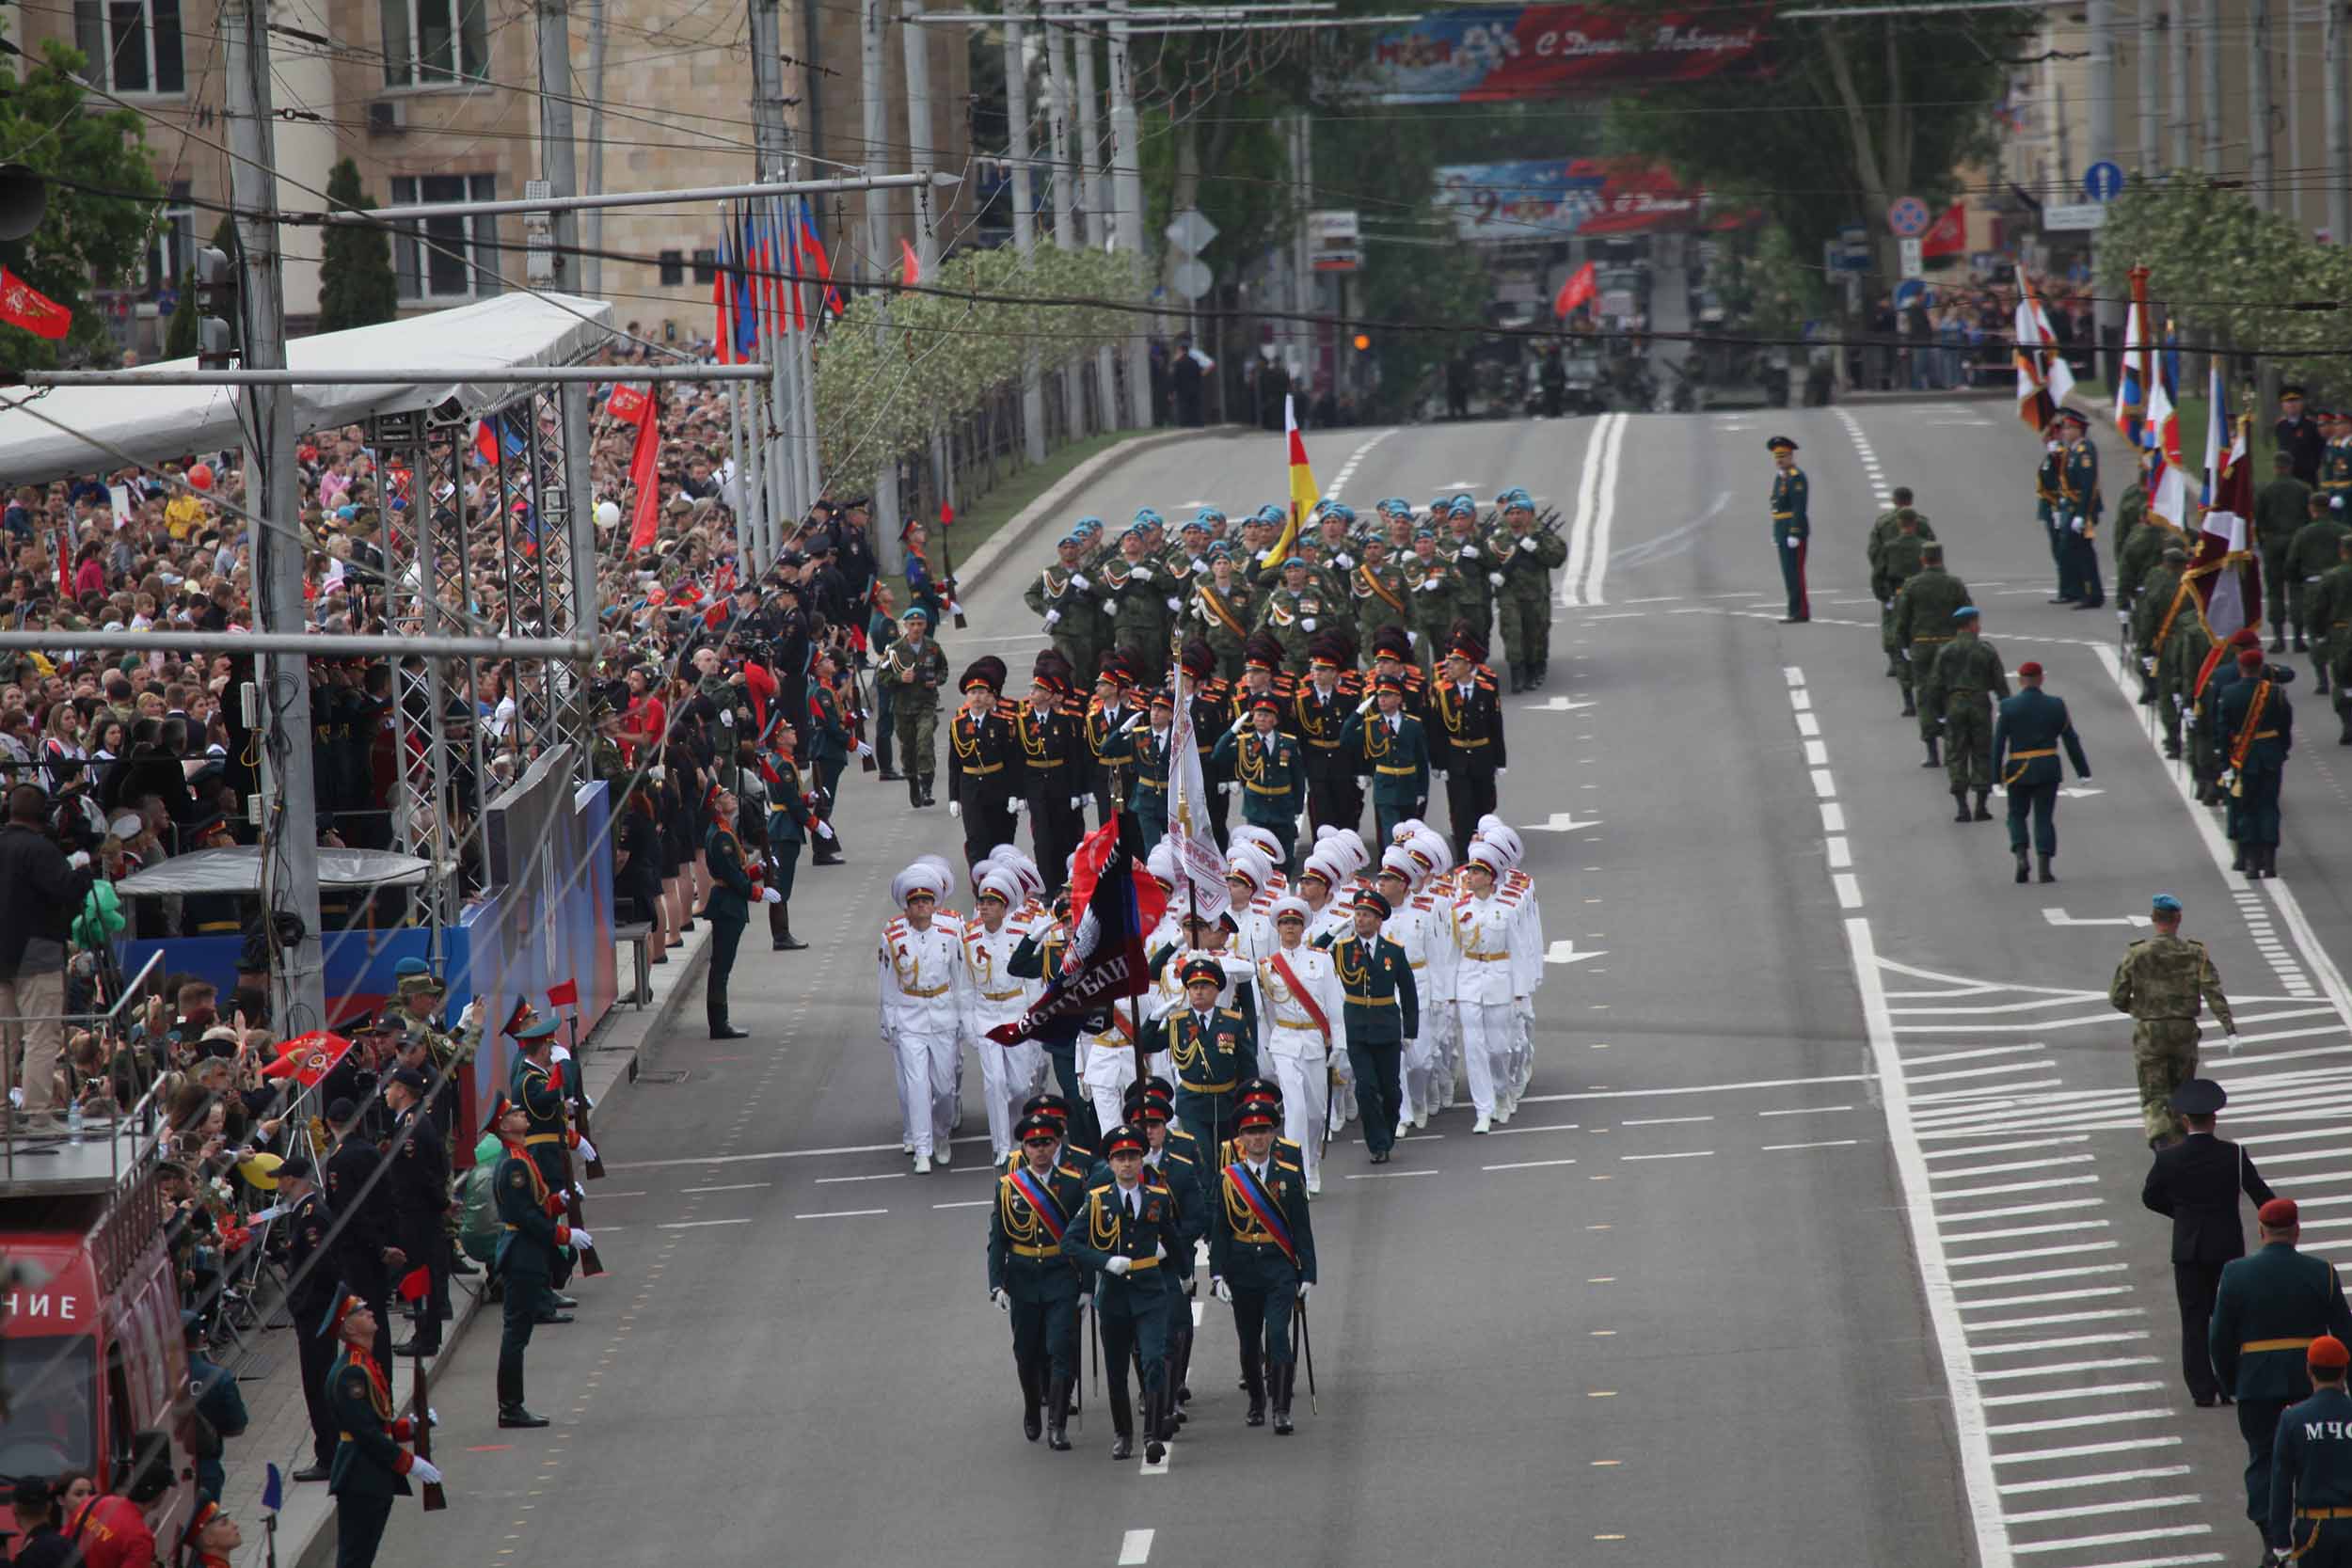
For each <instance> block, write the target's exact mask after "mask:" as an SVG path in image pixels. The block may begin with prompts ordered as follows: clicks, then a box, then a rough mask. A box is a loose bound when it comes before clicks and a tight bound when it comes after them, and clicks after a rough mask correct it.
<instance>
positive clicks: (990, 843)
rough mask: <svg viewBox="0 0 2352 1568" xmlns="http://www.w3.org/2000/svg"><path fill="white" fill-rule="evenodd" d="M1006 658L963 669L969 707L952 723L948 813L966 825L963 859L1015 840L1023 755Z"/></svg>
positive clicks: (985, 658) (968, 861) (983, 659)
mask: <svg viewBox="0 0 2352 1568" xmlns="http://www.w3.org/2000/svg"><path fill="white" fill-rule="evenodd" d="M1005 675H1006V670H1005V661H1004V660H1003V659H1001V658H998V657H996V656H995V655H994V654H983V655H982V656H980V657H978V658H976V659H974V660H973V661H972V664H971V666H970V668H968V669H966V670H965V671H964V672H963V679H962V681H961V683H960V685H961V689H962V692H963V705H962V706H961V707H960V708H958V709H957V710H956V716H955V718H954V719H953V720H951V721H949V722H948V725H947V815H948V816H952V817H955V818H957V819H958V820H959V821H961V823H962V824H963V862H964V864H965V865H966V866H972V865H977V864H978V863H979V862H980V860H981V859H982V858H983V857H984V856H986V855H987V854H988V852H989V851H990V850H991V849H993V848H994V847H996V846H998V845H999V844H1009V843H1010V842H1011V841H1012V834H1013V822H1014V818H1013V814H1012V803H1013V799H1014V793H1015V790H1016V787H1017V786H1018V784H1019V782H1020V773H1021V758H1020V755H1019V752H1018V750H1017V749H1016V747H1015V745H1014V742H1013V736H1012V725H1011V724H1010V723H1009V722H1008V721H1006V719H1005V716H1004V713H1003V711H1002V708H1003V698H1004V690H1005Z"/></svg>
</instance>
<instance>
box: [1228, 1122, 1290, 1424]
mask: <svg viewBox="0 0 2352 1568" xmlns="http://www.w3.org/2000/svg"><path fill="white" fill-rule="evenodd" d="M1274 1125H1275V1112H1274V1110H1273V1109H1271V1108H1270V1107H1268V1106H1266V1105H1264V1104H1263V1103H1256V1102H1252V1103H1248V1104H1245V1105H1244V1106H1243V1107H1242V1112H1241V1123H1240V1126H1241V1132H1240V1135H1239V1137H1238V1138H1237V1140H1236V1142H1237V1143H1238V1144H1239V1146H1240V1147H1239V1148H1238V1149H1236V1150H1234V1151H1233V1152H1232V1155H1231V1156H1230V1157H1229V1158H1228V1159H1227V1160H1226V1162H1225V1164H1224V1165H1223V1167H1222V1168H1221V1169H1220V1170H1219V1172H1218V1174H1217V1178H1216V1194H1215V1196H1213V1197H1212V1198H1211V1200H1210V1203H1209V1288H1210V1290H1211V1291H1212V1292H1213V1293H1214V1294H1215V1295H1216V1299H1217V1300H1219V1301H1222V1302H1225V1303H1227V1304H1228V1305H1230V1306H1231V1307H1232V1309H1233V1333H1234V1337H1235V1338H1238V1339H1239V1340H1240V1341H1241V1364H1242V1380H1243V1384H1244V1386H1246V1387H1247V1388H1248V1392H1249V1412H1248V1416H1247V1417H1246V1418H1245V1420H1246V1421H1247V1423H1248V1425H1250V1426H1253V1427H1254V1426H1263V1425H1264V1424H1265V1412H1266V1403H1267V1401H1268V1399H1269V1397H1271V1399H1272V1402H1273V1405H1274V1431H1275V1433H1276V1434H1277V1435H1279V1436H1288V1435H1290V1433H1291V1432H1292V1430H1293V1428H1292V1424H1291V1388H1292V1386H1293V1385H1294V1384H1295V1382H1296V1381H1297V1372H1298V1366H1297V1362H1296V1360H1295V1357H1294V1355H1293V1353H1292V1350H1291V1311H1292V1306H1293V1303H1299V1304H1302V1305H1303V1304H1304V1303H1305V1301H1306V1300H1307V1296H1308V1292H1309V1291H1311V1290H1312V1289H1313V1286H1314V1282H1315V1231H1314V1222H1313V1220H1312V1217H1311V1213H1310V1212H1309V1204H1308V1201H1307V1184H1306V1178H1305V1177H1304V1175H1303V1174H1302V1173H1301V1170H1300V1167H1299V1164H1298V1163H1297V1162H1296V1161H1295V1159H1290V1158H1285V1157H1284V1156H1282V1155H1280V1154H1278V1153H1277V1152H1276V1149H1275V1144H1274Z"/></svg>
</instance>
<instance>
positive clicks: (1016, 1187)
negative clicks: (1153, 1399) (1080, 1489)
mask: <svg viewBox="0 0 2352 1568" xmlns="http://www.w3.org/2000/svg"><path fill="white" fill-rule="evenodd" d="M1014 1132H1015V1135H1016V1136H1017V1137H1018V1138H1019V1139H1020V1141H1021V1152H1020V1154H1019V1155H1017V1156H1016V1157H1015V1158H1016V1160H1017V1162H1018V1163H1017V1164H1015V1165H1014V1166H1013V1168H1012V1169H1010V1170H1008V1171H1006V1172H1005V1173H1004V1174H1003V1175H1001V1176H999V1177H998V1178H997V1180H996V1202H995V1205H994V1207H993V1209H992V1210H991V1211H990V1212H989V1221H988V1299H989V1300H990V1301H992V1302H993V1303H995V1304H996V1306H997V1307H999V1308H1001V1309H1002V1310H1003V1311H1004V1312H1005V1313H1006V1314H1007V1315H1008V1316H1009V1317H1010V1318H1011V1320H1012V1360H1013V1367H1014V1369H1015V1370H1016V1371H1017V1372H1018V1373H1019V1374H1020V1378H1021V1431H1022V1434H1023V1435H1024V1436H1025V1437H1027V1438H1028V1440H1029V1441H1030V1442H1032V1443H1034V1442H1036V1441H1037V1438H1038V1430H1039V1428H1040V1426H1041V1425H1042V1426H1043V1428H1044V1430H1045V1441H1046V1446H1047V1447H1049V1448H1051V1449H1055V1450H1057V1451H1058V1452H1067V1451H1069V1449H1070V1436H1069V1433H1068V1430H1067V1425H1068V1421H1069V1403H1070V1390H1071V1388H1072V1386H1073V1385H1074V1384H1075V1383H1076V1381H1077V1377H1078V1363H1077V1356H1076V1354H1075V1352H1076V1349H1077V1344H1078V1330H1077V1315H1078V1296H1079V1271H1078V1266H1077V1263H1076V1261H1075V1260H1074V1259H1073V1258H1072V1257H1070V1256H1069V1255H1067V1254H1065V1253H1064V1252H1063V1250H1062V1241H1063V1237H1064V1234H1065V1232H1066V1231H1067V1230H1068V1228H1069V1226H1070V1222H1071V1220H1072V1218H1073V1216H1074V1215H1076V1213H1077V1212H1078V1211H1079V1208H1080V1206H1081V1205H1082V1204H1083V1203H1084V1201H1085V1196H1086V1180H1085V1177H1086V1173H1085V1172H1084V1170H1082V1169H1081V1168H1080V1167H1079V1166H1077V1165H1076V1164H1070V1163H1067V1162H1065V1161H1063V1160H1062V1159H1061V1154H1062V1144H1061V1126H1060V1124H1059V1123H1057V1122H1056V1121H1055V1120H1054V1119H1053V1118H1052V1117H1048V1116H1044V1115H1042V1114H1039V1113H1031V1114H1030V1115H1027V1116H1025V1117H1022V1118H1021V1122H1020V1125H1019V1126H1018V1127H1016V1128H1015V1129H1014ZM1041 1407H1042V1410H1043V1413H1044V1418H1043V1420H1042V1422H1041V1421H1040V1419H1039V1412H1040V1409H1041Z"/></svg>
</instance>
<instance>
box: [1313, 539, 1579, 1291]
mask: <svg viewBox="0 0 2352 1568" xmlns="http://www.w3.org/2000/svg"><path fill="white" fill-rule="evenodd" d="M1534 547H1535V541H1534V539H1533V538H1527V539H1522V540H1520V541H1519V548H1521V549H1523V550H1532V549H1534ZM1299 1293H1300V1294H1302V1295H1304V1294H1305V1293H1306V1292H1305V1291H1300V1292H1299Z"/></svg>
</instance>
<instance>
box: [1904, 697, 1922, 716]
mask: <svg viewBox="0 0 2352 1568" xmlns="http://www.w3.org/2000/svg"><path fill="white" fill-rule="evenodd" d="M1903 717H1904V718H1906V719H1916V718H1918V717H1919V705H1918V703H1917V702H1916V701H1915V700H1914V699H1913V697H1912V695H1911V693H1910V692H1908V691H1906V692H1904V693H1903Z"/></svg>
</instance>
